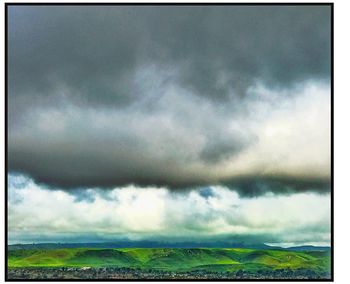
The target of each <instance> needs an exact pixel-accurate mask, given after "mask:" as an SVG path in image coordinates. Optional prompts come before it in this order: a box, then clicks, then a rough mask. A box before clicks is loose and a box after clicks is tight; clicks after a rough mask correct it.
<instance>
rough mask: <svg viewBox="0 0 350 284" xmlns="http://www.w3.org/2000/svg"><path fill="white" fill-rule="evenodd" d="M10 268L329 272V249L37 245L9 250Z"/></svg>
mask: <svg viewBox="0 0 350 284" xmlns="http://www.w3.org/2000/svg"><path fill="white" fill-rule="evenodd" d="M8 266H9V268H10V269H11V268H30V267H37V268H39V267H41V268H45V267H47V268H49V267H50V268H54V267H119V268H135V269H155V270H161V271H194V270H205V271H214V272H233V271H238V270H244V271H251V272H256V271H258V270H261V269H265V270H276V269H286V268H287V269H291V270H296V269H309V270H312V271H314V272H320V273H324V272H329V270H330V253H329V251H319V252H315V251H303V252H301V251H282V250H281V251H279V250H255V249H239V248H234V249H208V248H197V249H168V248H164V249H161V248H154V249H151V248H124V249H96V248H93V249H88V248H72V249H53V250H45V249H41V250H39V249H35V250H10V251H8Z"/></svg>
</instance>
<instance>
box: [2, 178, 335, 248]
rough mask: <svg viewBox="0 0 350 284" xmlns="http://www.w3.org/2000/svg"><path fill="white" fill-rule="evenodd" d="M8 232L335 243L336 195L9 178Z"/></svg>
mask: <svg viewBox="0 0 350 284" xmlns="http://www.w3.org/2000/svg"><path fill="white" fill-rule="evenodd" d="M8 224H9V227H8V233H9V238H10V242H11V243H15V242H23V241H24V242H25V241H32V242H33V241H34V242H40V241H59V240H61V241H62V240H65V241H72V240H73V241H74V240H76V239H79V241H80V242H81V241H84V240H86V241H91V240H94V241H111V240H118V239H124V240H125V239H129V240H149V239H152V240H158V241H159V240H160V241H164V240H171V241H172V242H176V241H179V240H181V241H196V240H197V241H203V240H214V241H215V240H222V239H223V238H224V239H225V240H227V239H230V241H231V242H232V241H234V240H236V239H240V237H242V236H244V238H245V239H246V240H247V239H248V240H249V239H250V240H254V241H255V243H264V242H265V243H279V244H280V243H283V244H290V245H293V244H297V245H302V244H315V245H329V242H330V199H329V195H318V194H314V193H298V194H292V195H289V196H276V195H274V194H272V193H271V192H270V193H268V194H266V195H264V196H262V197H260V198H241V197H239V195H238V194H237V193H236V192H235V191H232V190H229V189H228V188H225V187H220V186H211V187H205V188H201V189H200V190H196V191H190V192H185V193H175V192H171V191H169V190H167V189H166V188H137V187H133V186H128V187H124V188H115V189H113V190H110V191H103V190H99V189H88V190H85V191H84V195H81V194H77V192H75V193H73V194H72V193H68V192H66V191H60V190H55V191H48V190H45V188H42V187H40V186H38V185H37V184H35V183H34V182H33V181H32V180H31V179H29V178H26V177H23V176H18V175H17V176H13V175H10V176H9V215H8Z"/></svg>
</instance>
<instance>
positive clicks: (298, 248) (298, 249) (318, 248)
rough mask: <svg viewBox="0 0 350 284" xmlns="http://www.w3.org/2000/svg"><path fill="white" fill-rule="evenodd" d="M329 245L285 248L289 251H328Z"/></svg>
mask: <svg viewBox="0 0 350 284" xmlns="http://www.w3.org/2000/svg"><path fill="white" fill-rule="evenodd" d="M330 249H331V248H330V247H325V246H298V247H289V248H285V250H290V251H328V250H330Z"/></svg>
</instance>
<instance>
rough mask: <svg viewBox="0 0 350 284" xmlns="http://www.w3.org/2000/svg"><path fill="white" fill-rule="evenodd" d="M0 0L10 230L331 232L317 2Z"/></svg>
mask: <svg viewBox="0 0 350 284" xmlns="http://www.w3.org/2000/svg"><path fill="white" fill-rule="evenodd" d="M8 9H9V11H8V90H9V91H8V169H9V188H8V190H9V196H10V198H9V235H10V240H11V239H12V240H13V241H32V240H34V241H40V237H39V236H40V235H41V236H44V235H45V236H46V237H45V238H46V239H52V240H59V239H60V238H69V236H71V237H72V238H74V239H79V236H89V235H90V236H91V238H92V236H95V237H94V238H97V239H99V238H100V239H113V238H120V237H127V238H138V239H140V238H141V239H142V238H159V239H161V238H170V239H171V238H172V237H173V238H180V239H181V238H185V237H186V236H187V237H189V236H190V237H196V238H199V239H200V238H204V237H209V236H210V237H212V238H214V239H215V238H219V237H220V236H223V235H225V236H227V235H232V236H237V235H241V236H242V235H251V236H256V237H261V241H263V242H266V243H293V244H300V243H319V244H325V243H328V242H329V222H330V221H329V217H330V207H329V193H330V161H331V160H330V158H331V153H330V64H331V62H330V59H331V58H330V46H331V38H330V21H331V19H330V15H331V13H330V6H226V7H223V6H217V7H215V6H202V7H201V6H158V7H156V6H133V7H128V6H110V7H108V6H66V7H63V6H46V7H45V6H27V7H25V6H10V7H9V8H8ZM203 192H205V194H202V193H203ZM53 204H54V205H53ZM53 206H54V207H53ZM52 208H55V210H53V209H52ZM63 208H64V209H63ZM310 208H313V210H312V211H311V212H309V209H310ZM63 210H65V211H64V212H63ZM48 212H51V213H48ZM262 213H263V214H262ZM73 216H74V217H73ZM126 216H127V217H126ZM276 216H278V218H277V219H276ZM20 220H21V221H20ZM87 222H88V225H87ZM87 227H88V228H89V231H86V228H87ZM174 228H177V229H176V230H174ZM291 232H294V233H293V234H291ZM96 236H98V237H96Z"/></svg>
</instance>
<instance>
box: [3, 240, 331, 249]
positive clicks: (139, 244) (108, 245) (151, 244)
mask: <svg viewBox="0 0 350 284" xmlns="http://www.w3.org/2000/svg"><path fill="white" fill-rule="evenodd" d="M60 248H105V249H112V248H250V249H270V250H288V251H326V250H330V247H324V246H323V247H317V246H298V247H289V248H282V247H277V246H268V245H265V244H254V243H244V242H174V243H168V242H157V241H134V242H131V241H118V242H103V243H33V244H13V245H9V246H8V250H18V249H60Z"/></svg>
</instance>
